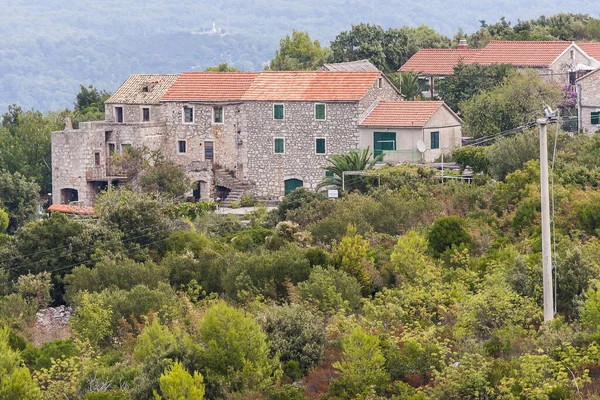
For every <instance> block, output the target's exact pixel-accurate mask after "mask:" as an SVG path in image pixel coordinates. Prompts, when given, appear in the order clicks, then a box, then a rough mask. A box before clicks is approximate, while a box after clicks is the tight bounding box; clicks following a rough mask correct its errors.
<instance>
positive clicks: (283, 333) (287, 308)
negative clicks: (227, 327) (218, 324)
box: [256, 304, 326, 379]
mask: <svg viewBox="0 0 600 400" xmlns="http://www.w3.org/2000/svg"><path fill="white" fill-rule="evenodd" d="M256 320H257V321H258V322H259V323H260V324H261V326H262V328H263V330H264V331H265V333H266V334H267V338H268V340H269V342H270V345H271V355H273V356H274V355H275V354H279V359H280V360H281V362H282V363H284V364H285V363H288V364H289V363H290V362H293V363H296V365H297V366H298V368H299V369H300V375H301V376H302V375H303V373H306V372H307V371H308V370H309V369H310V368H312V367H313V366H315V365H316V364H317V363H318V362H319V360H320V359H321V353H322V352H323V349H324V347H325V342H326V337H325V324H324V322H323V320H322V319H321V318H318V317H317V316H316V315H314V314H313V313H312V312H310V311H309V310H308V309H307V308H305V307H304V306H303V305H300V304H290V305H287V304H286V305H282V306H273V307H270V308H268V309H267V310H265V311H264V312H263V313H261V314H259V315H258V316H257V318H256ZM288 367H289V368H290V369H292V370H293V368H292V365H291V364H290V365H288ZM286 373H287V372H286ZM288 376H290V377H292V378H295V379H298V377H293V376H291V375H289V373H288Z"/></svg>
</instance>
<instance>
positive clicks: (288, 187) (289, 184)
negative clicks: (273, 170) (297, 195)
mask: <svg viewBox="0 0 600 400" xmlns="http://www.w3.org/2000/svg"><path fill="white" fill-rule="evenodd" d="M284 184H285V195H286V196H287V195H288V194H290V193H292V192H293V191H294V190H296V188H299V187H302V186H304V182H302V181H301V180H300V179H286V180H285V181H284Z"/></svg>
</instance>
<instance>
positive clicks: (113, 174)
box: [85, 164, 127, 181]
mask: <svg viewBox="0 0 600 400" xmlns="http://www.w3.org/2000/svg"><path fill="white" fill-rule="evenodd" d="M85 178H86V180H88V181H108V180H115V179H121V180H123V179H127V175H126V174H125V173H123V172H122V171H120V170H119V168H117V167H116V166H114V165H112V164H107V165H97V166H95V167H91V168H87V169H86V171H85Z"/></svg>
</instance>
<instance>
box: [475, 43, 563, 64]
mask: <svg viewBox="0 0 600 400" xmlns="http://www.w3.org/2000/svg"><path fill="white" fill-rule="evenodd" d="M571 43H572V42H566V41H561V42H539V41H505V40H492V41H491V42H490V43H488V45H487V46H485V47H484V48H483V49H481V51H480V52H479V53H478V54H477V56H476V57H475V58H474V59H473V60H472V62H474V63H479V64H483V65H488V64H511V65H514V66H518V67H549V66H550V65H551V64H552V62H553V61H554V60H556V58H557V57H558V56H560V55H561V54H562V52H564V51H565V50H566V49H567V47H569V46H570V45H571Z"/></svg>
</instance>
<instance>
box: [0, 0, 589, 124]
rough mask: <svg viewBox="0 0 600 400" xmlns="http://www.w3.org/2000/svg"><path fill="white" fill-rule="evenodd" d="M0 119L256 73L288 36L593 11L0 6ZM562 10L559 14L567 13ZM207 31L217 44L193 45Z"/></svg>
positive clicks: (480, 5)
mask: <svg viewBox="0 0 600 400" xmlns="http://www.w3.org/2000/svg"><path fill="white" fill-rule="evenodd" d="M1 3H2V4H0V15H2V16H3V18H2V20H3V23H2V24H0V112H3V111H4V110H5V109H6V107H7V106H8V105H9V104H12V103H18V104H20V105H21V106H23V107H24V108H31V107H34V108H36V109H40V110H44V111H45V110H50V109H58V108H64V107H70V106H72V102H73V100H74V97H75V94H76V93H77V92H78V91H79V84H80V83H82V84H86V85H87V84H90V83H91V84H93V85H94V86H96V87H98V88H99V89H105V90H108V91H113V90H115V89H116V88H117V87H118V86H119V85H120V84H121V82H122V81H123V80H124V79H125V78H126V77H127V75H129V74H131V73H141V72H145V73H157V72H161V73H168V72H181V71H195V70H203V69H204V68H206V67H208V66H211V65H217V64H219V63H221V62H227V63H229V64H230V65H232V66H235V67H237V68H239V69H242V70H246V71H248V70H260V69H262V68H263V65H264V64H265V63H267V62H268V61H269V60H270V59H271V58H272V57H273V53H274V52H275V50H276V49H277V48H278V43H279V40H280V39H281V38H282V37H283V36H284V35H285V34H287V33H290V32H291V31H292V29H297V30H305V31H308V32H309V33H310V35H311V37H312V38H313V39H319V40H320V41H321V42H322V44H324V45H328V44H329V41H330V40H332V39H333V38H335V36H336V35H337V34H338V33H339V32H341V31H343V30H347V29H349V28H350V27H351V25H352V24H358V23H360V22H368V23H375V24H380V25H382V26H383V27H384V28H388V27H400V26H403V25H409V26H417V25H420V24H426V25H429V26H431V27H432V28H434V29H436V30H437V31H439V32H440V33H443V34H445V35H448V36H450V37H452V36H453V35H454V34H455V33H456V31H457V30H458V29H459V28H462V29H463V30H464V31H465V32H473V31H475V30H476V29H477V28H478V27H479V25H480V22H479V21H480V20H486V21H487V22H490V23H492V22H495V21H497V20H498V19H499V18H500V17H501V16H506V18H507V19H508V20H510V21H513V22H516V21H517V19H529V18H535V17H538V16H540V15H551V14H555V13H557V12H561V11H564V12H574V13H589V14H590V15H592V16H594V17H597V16H598V15H597V11H596V10H597V3H595V2H593V1H591V0H583V1H580V2H577V3H565V2H559V1H557V0H548V1H541V0H535V1H531V0H530V1H509V0H506V1H490V0H483V1H465V0H460V1H455V2H448V1H444V0H431V1H428V2H413V1H383V0H370V1H366V0H355V1H350V0H331V1H316V0H303V1H289V0H255V1H251V2H248V1H247V0H244V1H242V0H223V1H221V2H215V1H206V0H177V1H173V0H143V1H142V0H128V1H125V2H124V1H116V0H105V1H102V2H98V1H91V0H30V1H28V2H24V1H22V0H2V1H1ZM567 4H568V5H567ZM213 22H214V23H215V24H216V27H217V28H218V29H222V30H223V31H225V32H226V35H224V36H221V35H198V34H194V33H193V32H198V31H203V30H209V29H211V28H212V24H213Z"/></svg>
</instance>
